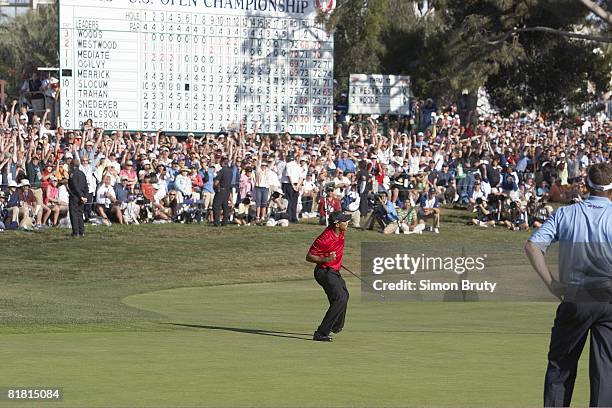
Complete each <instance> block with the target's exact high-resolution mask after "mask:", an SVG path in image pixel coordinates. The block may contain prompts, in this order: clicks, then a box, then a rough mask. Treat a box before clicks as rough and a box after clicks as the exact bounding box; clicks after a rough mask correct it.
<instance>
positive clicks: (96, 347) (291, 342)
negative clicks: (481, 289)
mask: <svg viewBox="0 0 612 408" xmlns="http://www.w3.org/2000/svg"><path fill="white" fill-rule="evenodd" d="M461 217H463V215H462V214H461V213H453V212H449V215H447V217H446V218H445V224H444V225H443V229H442V231H441V234H440V235H434V234H424V235H422V236H418V237H417V236H381V235H379V234H375V233H372V232H361V231H350V232H349V234H347V241H348V243H347V253H346V260H345V263H346V265H347V266H352V267H353V268H352V269H355V270H358V268H357V266H358V263H359V245H360V243H361V242H362V241H367V242H374V241H379V242H387V241H388V242H397V241H398V240H399V241H401V242H402V243H406V244H407V245H410V244H411V243H413V244H417V243H418V244H419V245H423V244H431V245H432V248H433V247H434V246H435V245H439V244H440V243H444V244H445V245H451V244H453V243H462V244H470V245H492V244H495V245H506V246H508V247H515V246H516V247H520V245H521V244H522V242H524V240H525V239H526V237H527V234H524V233H520V234H515V233H510V232H507V231H502V230H478V231H475V230H474V229H472V228H470V227H467V226H464V225H461V221H463V219H462V218H461ZM319 232H320V227H318V226H314V225H300V226H297V227H295V228H289V229H268V228H228V229H223V230H218V229H213V228H208V227H203V226H199V225H163V226H138V227H126V228H121V227H115V226H113V227H112V228H110V229H108V228H101V227H97V228H91V229H88V235H89V236H88V238H86V239H84V240H71V239H69V238H66V231H45V232H44V233H38V234H27V233H18V234H11V235H8V234H4V235H2V236H0V244H1V245H2V248H3V249H4V251H3V255H4V258H5V262H4V263H3V266H2V271H1V272H2V273H1V274H0V278H1V280H0V322H1V323H2V326H1V327H0V342H1V344H2V347H0V361H1V362H2V364H0V378H1V379H2V380H1V381H0V387H9V386H20V387H27V386H57V387H63V390H64V400H63V401H62V402H58V403H53V404H52V403H44V404H43V403H32V404H30V405H28V403H24V402H20V403H19V404H18V406H46V405H51V406H160V407H161V406H225V407H243V406H244V407H246V406H257V407H260V406H261V407H264V406H265V407H268V406H274V407H282V406H294V407H298V406H300V407H304V406H307V407H317V406H334V407H348V406H358V407H361V406H363V407H366V406H389V407H404V406H410V407H413V406H414V407H416V406H419V407H421V406H432V407H434V406H482V407H490V406H506V407H517V406H539V405H541V401H542V397H541V395H542V383H543V376H544V371H545V368H546V352H547V347H548V337H549V331H550V326H551V324H552V320H553V317H554V311H555V307H556V305H555V304H554V303H536V302H533V303H519V302H473V303H469V302H468V303H460V302H447V303H444V302H390V301H388V302H385V303H381V302H371V301H361V300H360V287H359V282H358V281H357V279H356V278H353V277H351V276H350V275H348V276H347V277H346V279H347V282H348V283H349V290H350V292H351V299H350V301H349V312H348V316H347V324H346V327H345V330H344V331H343V332H342V333H340V334H338V335H336V336H335V340H334V342H333V343H331V344H328V343H316V342H312V341H310V340H309V339H310V337H311V336H312V332H313V330H314V328H315V327H316V325H317V324H318V322H319V320H320V318H321V317H322V314H323V312H324V310H325V308H326V304H327V301H326V299H325V297H324V294H323V292H322V290H321V289H320V288H319V287H318V285H317V284H316V283H315V282H314V281H313V279H312V277H311V276H312V267H311V265H309V264H306V263H305V262H304V255H305V251H306V250H307V247H308V245H309V244H310V242H311V241H312V239H313V238H314V237H316V235H317V234H318V233H319ZM25 248H27V249H28V250H27V251H26V250H24V249H25ZM516 256H519V254H516ZM516 262H517V259H513V257H512V256H509V258H508V268H509V271H511V270H512V265H513V264H515V263H516ZM585 352H588V350H585ZM585 357H587V356H586V355H585ZM583 360H584V362H583V363H581V367H580V372H579V377H578V381H577V386H576V391H575V395H574V399H573V401H574V404H575V405H578V406H580V405H585V404H586V403H587V401H588V378H587V370H586V367H587V361H588V358H583ZM9 405H11V406H13V405H15V404H10V403H7V402H0V406H9Z"/></svg>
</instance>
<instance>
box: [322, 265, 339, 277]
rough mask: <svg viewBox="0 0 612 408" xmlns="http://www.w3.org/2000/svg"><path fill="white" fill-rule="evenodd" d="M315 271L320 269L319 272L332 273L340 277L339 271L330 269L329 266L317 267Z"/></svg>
mask: <svg viewBox="0 0 612 408" xmlns="http://www.w3.org/2000/svg"><path fill="white" fill-rule="evenodd" d="M317 269H321V270H323V271H326V272H333V273H335V274H338V275H340V271H339V270H337V269H334V268H332V267H331V266H325V267H323V266H321V265H317Z"/></svg>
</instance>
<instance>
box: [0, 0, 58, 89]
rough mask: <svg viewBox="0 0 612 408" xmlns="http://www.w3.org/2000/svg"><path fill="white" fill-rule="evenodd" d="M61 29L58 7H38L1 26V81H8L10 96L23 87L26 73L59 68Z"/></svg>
mask: <svg viewBox="0 0 612 408" xmlns="http://www.w3.org/2000/svg"><path fill="white" fill-rule="evenodd" d="M57 27H58V16H57V8H56V7H55V6H48V7H38V8H37V9H36V10H32V11H30V12H28V13H26V14H24V15H22V16H18V17H16V18H14V19H11V20H6V21H5V22H4V23H2V24H0V78H3V79H5V80H7V81H8V93H9V94H14V93H15V90H16V89H18V88H19V86H21V80H22V79H23V74H24V72H29V71H31V70H32V69H34V68H36V67H45V66H47V67H56V66H57V65H58V63H59V56H58V42H59V40H58V29H57Z"/></svg>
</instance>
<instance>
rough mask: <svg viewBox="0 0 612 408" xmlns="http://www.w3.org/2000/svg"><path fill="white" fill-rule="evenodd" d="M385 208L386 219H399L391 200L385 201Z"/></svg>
mask: <svg viewBox="0 0 612 408" xmlns="http://www.w3.org/2000/svg"><path fill="white" fill-rule="evenodd" d="M385 208H386V210H387V221H391V222H393V221H398V220H399V216H398V215H397V211H396V210H395V206H394V205H393V203H392V202H391V200H388V201H387V203H386V204H385Z"/></svg>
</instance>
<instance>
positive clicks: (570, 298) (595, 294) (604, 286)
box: [563, 280, 612, 303]
mask: <svg viewBox="0 0 612 408" xmlns="http://www.w3.org/2000/svg"><path fill="white" fill-rule="evenodd" d="M563 300H564V301H567V302H611V303H612V280H607V281H602V282H597V283H593V284H588V285H584V286H579V285H569V286H568V287H567V288H566V289H565V294H564V296H563Z"/></svg>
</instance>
